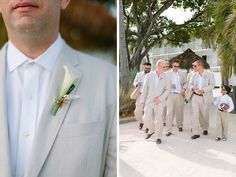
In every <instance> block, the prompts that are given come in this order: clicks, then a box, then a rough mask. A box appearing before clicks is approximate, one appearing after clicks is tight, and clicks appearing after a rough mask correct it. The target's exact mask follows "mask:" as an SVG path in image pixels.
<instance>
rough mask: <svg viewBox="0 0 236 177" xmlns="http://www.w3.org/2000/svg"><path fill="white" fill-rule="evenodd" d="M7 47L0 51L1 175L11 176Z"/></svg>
mask: <svg viewBox="0 0 236 177" xmlns="http://www.w3.org/2000/svg"><path fill="white" fill-rule="evenodd" d="M6 48H7V46H6V45H5V46H4V47H3V49H2V50H1V51H0V144H1V148H0V176H4V177H11V169H10V168H11V164H10V145H9V136H8V123H7V109H6V97H5V95H6V92H5V90H6V89H5V87H6V83H5V80H6Z"/></svg>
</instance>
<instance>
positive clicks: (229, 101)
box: [215, 95, 234, 112]
mask: <svg viewBox="0 0 236 177" xmlns="http://www.w3.org/2000/svg"><path fill="white" fill-rule="evenodd" d="M222 103H224V104H227V105H228V106H229V109H228V112H231V111H233V109H234V103H233V100H232V98H231V97H230V96H229V95H222V96H219V97H217V99H216V103H215V104H216V105H217V108H218V109H221V107H220V105H221V104H222Z"/></svg>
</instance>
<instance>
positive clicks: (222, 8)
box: [204, 0, 236, 77]
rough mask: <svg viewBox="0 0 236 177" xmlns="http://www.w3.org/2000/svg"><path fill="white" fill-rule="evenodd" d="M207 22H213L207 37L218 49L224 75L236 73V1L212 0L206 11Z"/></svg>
mask: <svg viewBox="0 0 236 177" xmlns="http://www.w3.org/2000/svg"><path fill="white" fill-rule="evenodd" d="M206 20H208V21H206V22H207V23H212V27H211V28H209V29H208V34H209V35H204V36H209V37H208V39H206V40H207V41H208V42H210V44H211V45H213V46H214V47H215V48H217V50H218V54H219V57H220V59H221V66H222V72H223V75H224V76H226V77H230V76H231V75H232V72H234V73H236V2H235V1H234V0H229V1H225V0H218V1H213V0H211V1H210V3H209V6H208V8H207V13H206Z"/></svg>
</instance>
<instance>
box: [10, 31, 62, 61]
mask: <svg viewBox="0 0 236 177" xmlns="http://www.w3.org/2000/svg"><path fill="white" fill-rule="evenodd" d="M57 37H58V34H56V35H54V36H52V37H50V38H45V39H37V37H35V38H34V37H32V38H27V39H26V38H22V39H21V40H16V39H14V38H10V37H9V38H10V41H11V42H12V44H14V45H15V47H16V48H17V49H18V50H20V51H21V52H22V53H24V54H25V55H26V56H27V57H29V58H31V59H35V58H37V57H38V56H40V55H41V54H42V53H44V52H45V51H46V50H47V49H48V48H49V47H50V46H51V45H52V44H53V42H55V41H56V39H57Z"/></svg>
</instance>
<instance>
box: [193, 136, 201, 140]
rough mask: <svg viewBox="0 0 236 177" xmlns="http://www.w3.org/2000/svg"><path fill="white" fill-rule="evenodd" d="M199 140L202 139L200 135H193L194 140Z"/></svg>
mask: <svg viewBox="0 0 236 177" xmlns="http://www.w3.org/2000/svg"><path fill="white" fill-rule="evenodd" d="M197 138H200V135H193V136H191V139H192V140H194V139H197Z"/></svg>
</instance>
